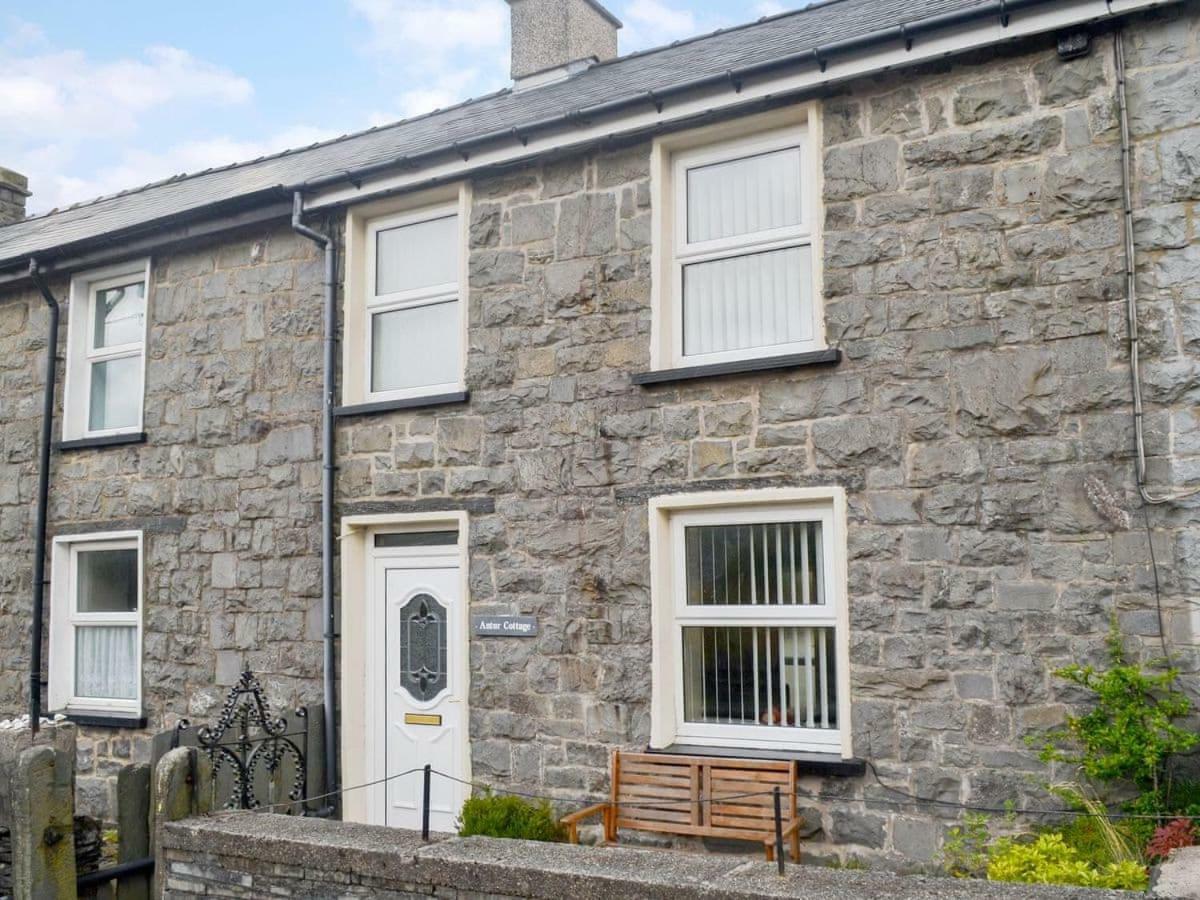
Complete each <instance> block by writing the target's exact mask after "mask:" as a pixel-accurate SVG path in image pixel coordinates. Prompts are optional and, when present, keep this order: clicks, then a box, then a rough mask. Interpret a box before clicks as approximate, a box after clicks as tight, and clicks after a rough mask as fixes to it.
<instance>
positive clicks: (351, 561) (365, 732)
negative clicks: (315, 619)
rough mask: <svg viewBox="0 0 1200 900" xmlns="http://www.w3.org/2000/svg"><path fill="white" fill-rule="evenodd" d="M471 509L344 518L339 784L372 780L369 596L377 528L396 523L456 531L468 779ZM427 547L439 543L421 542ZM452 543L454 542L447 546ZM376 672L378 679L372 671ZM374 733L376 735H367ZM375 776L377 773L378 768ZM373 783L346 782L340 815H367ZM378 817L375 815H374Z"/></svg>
mask: <svg viewBox="0 0 1200 900" xmlns="http://www.w3.org/2000/svg"><path fill="white" fill-rule="evenodd" d="M468 525H469V517H468V515H467V513H466V512H465V511H455V512H428V513H386V514H381V515H367V516H346V517H345V518H343V519H342V530H341V557H342V565H341V570H342V591H341V597H342V603H341V625H342V628H341V636H342V640H341V664H342V666H341V689H340V699H341V713H342V714H341V734H340V742H339V743H340V747H341V770H342V777H341V785H342V788H343V790H346V789H347V788H355V786H357V785H365V784H366V783H367V782H368V781H372V780H373V778H372V776H371V773H372V772H373V771H374V769H375V765H374V764H373V763H372V762H371V755H372V754H374V753H378V752H380V750H378V749H376V748H377V747H378V748H382V745H383V738H382V735H383V729H382V726H383V715H382V712H381V711H379V712H377V711H376V709H375V706H372V705H371V704H372V703H374V704H376V705H378V704H379V701H380V699H381V698H382V697H383V691H382V686H381V685H380V684H377V683H372V682H373V677H372V673H371V670H370V665H369V662H368V656H369V647H370V644H371V642H370V641H369V640H368V635H369V633H370V627H371V623H370V617H369V615H368V610H369V605H368V604H369V603H370V602H371V582H372V578H371V573H372V571H373V570H374V566H375V560H376V558H378V557H377V556H376V550H375V546H374V545H375V535H376V534H379V533H381V532H397V531H412V532H422V531H449V530H451V529H455V530H457V531H458V545H457V548H456V549H457V565H458V570H459V578H460V587H459V590H460V595H461V597H462V604H463V606H462V615H461V616H460V617H459V627H458V635H457V640H458V644H457V646H458V647H459V648H460V650H459V653H458V654H457V656H456V657H455V660H454V663H453V665H454V667H455V672H454V675H455V677H456V678H457V679H458V683H459V684H461V685H462V686H463V693H462V702H463V723H464V725H463V729H462V741H463V746H462V748H461V749H462V759H463V767H464V772H463V776H462V777H463V778H464V779H465V780H467V781H469V780H471V741H470V709H469V706H468V703H469V697H470V690H471V683H470V678H471V667H470V617H471V603H470V590H469V577H470V561H469V556H468V550H467V548H468V547H469V546H470V534H469V531H468ZM420 549H421V550H422V551H426V552H425V555H426V556H428V555H429V554H428V552H427V551H429V550H435V551H436V550H437V549H438V548H436V547H435V548H431V547H423V548H420ZM445 549H447V550H450V549H452V548H449V547H447V548H445ZM379 552H380V553H383V554H392V555H394V554H395V552H396V551H395V550H394V549H383V550H380V551H379ZM374 680H377V679H374ZM373 737H377V740H375V743H371V741H372V739H373ZM375 777H378V776H375ZM372 793H373V788H369V787H359V788H357V789H352V790H348V791H347V792H346V793H344V794H343V796H342V818H343V819H344V820H345V821H347V822H365V823H370V822H371V821H372V816H371V807H372V804H371V803H370V802H369V798H370V797H371V796H372ZM376 824H378V823H376Z"/></svg>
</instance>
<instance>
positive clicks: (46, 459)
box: [29, 259, 58, 734]
mask: <svg viewBox="0 0 1200 900" xmlns="http://www.w3.org/2000/svg"><path fill="white" fill-rule="evenodd" d="M29 277H30V278H31V279H33V283H34V284H35V285H37V289H38V290H39V291H41V294H42V299H43V300H45V301H46V306H47V307H48V308H49V310H50V325H49V327H48V328H47V329H46V384H45V387H44V389H43V392H42V438H41V440H42V443H41V447H40V448H39V455H38V486H37V506H36V508H35V511H34V525H33V539H34V545H33V621H32V622H31V623H30V628H29V727H30V729H31V730H32V733H33V734H37V732H38V725H39V724H41V719H42V618H43V614H44V611H45V605H46V512H47V507H48V506H49V505H50V431H51V424H52V423H53V421H54V376H55V371H56V368H57V363H58V300H56V299H55V298H54V295H53V294H52V293H50V288H49V287H47V286H46V282H45V280H44V279H43V278H42V273H41V271H39V269H38V263H37V260H36V259H30V260H29Z"/></svg>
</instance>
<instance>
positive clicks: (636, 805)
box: [227, 761, 1200, 821]
mask: <svg viewBox="0 0 1200 900" xmlns="http://www.w3.org/2000/svg"><path fill="white" fill-rule="evenodd" d="M867 768H868V769H869V770H870V772H871V776H872V777H873V778H874V779H875V782H876V783H877V784H878V785H879V787H880V788H882V789H883V790H885V791H887V792H888V793H890V794H894V795H896V797H897V798H898V799H894V800H893V799H887V798H883V797H845V796H840V795H833V794H821V793H797V794H796V796H797V798H798V799H800V800H809V801H819V802H825V803H862V804H864V805H867V806H888V807H903V806H936V807H940V808H944V809H957V810H962V811H964V812H983V813H999V814H1005V815H1008V814H1012V815H1019V816H1075V817H1084V816H1086V817H1089V818H1099V817H1100V816H1104V817H1106V818H1109V819H1119V820H1154V821H1162V820H1164V819H1190V820H1192V821H1200V815H1198V816H1192V815H1173V814H1172V815H1163V816H1159V815H1154V814H1151V813H1122V812H1115V811H1106V812H1104V813H1100V812H1091V811H1088V810H1080V809H1069V808H1046V809H1013V808H1012V807H1008V806H987V805H979V804H971V803H961V802H959V801H956V800H939V799H937V798H935V797H921V796H918V795H917V794H910V793H908V792H907V791H904V790H901V789H900V788H897V787H894V786H892V785H889V784H887V783H886V782H884V781H883V779H882V778H881V777H880V775H879V771H878V769H876V767H875V764H874V763H872V762H869V761H868V762H867ZM424 771H425V770H424V768H423V767H422V768H419V769H408V770H406V771H404V772H397V773H395V774H393V775H385V776H384V777H382V778H377V779H375V780H373V781H365V782H363V783H362V784H355V785H350V786H349V787H343V788H340V789H338V790H336V791H329V792H326V793H323V794H316V795H314V796H311V797H303V798H300V799H297V800H285V801H280V802H277V803H270V804H266V805H263V806H256V807H254V808H252V809H246V810H228V811H227V812H244V813H265V812H270V811H271V810H273V809H277V808H286V807H292V806H295V805H297V804H302V805H308V804H311V803H314V802H316V801H318V800H326V799H329V798H331V797H334V796H337V795H340V794H347V793H350V792H351V791H357V790H362V789H363V788H369V787H375V786H377V785H380V784H386V783H388V782H390V781H394V780H395V779H398V778H405V777H407V776H409V775H416V774H423V773H424ZM430 773H431V774H433V775H437V776H438V777H440V778H445V779H446V780H448V781H454V782H457V783H459V784H461V785H464V786H466V787H470V788H472V789H473V790H479V791H488V792H491V793H496V794H504V795H507V796H512V797H523V798H526V799H530V800H548V801H553V802H556V803H568V804H571V805H575V806H580V807H583V806H591V805H593V804H595V803H602V802H603V803H610V804H612V805H613V806H616V807H619V808H627V809H670V808H675V807H683V808H689V809H690V808H691V807H693V806H698V805H702V804H705V803H727V802H729V801H731V800H741V799H745V798H750V797H770V796H773V794H774V791H773V790H768V791H746V792H745V793H740V794H724V795H721V796H711V797H697V798H695V799H687V800H673V799H670V798H663V799H661V800H657V799H656V800H637V801H632V800H611V799H609V798H579V797H556V796H553V795H551V794H539V793H534V792H530V791H518V790H514V789H511V788H503V787H497V786H495V785H489V784H483V783H481V782H477V781H468V780H466V779H463V778H458V777H456V776H454V775H451V774H449V773H447V772H442V771H440V770H438V769H430Z"/></svg>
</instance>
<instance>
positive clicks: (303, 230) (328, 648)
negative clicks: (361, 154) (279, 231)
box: [292, 191, 338, 806]
mask: <svg viewBox="0 0 1200 900" xmlns="http://www.w3.org/2000/svg"><path fill="white" fill-rule="evenodd" d="M303 216H304V197H303V195H301V193H300V192H299V191H297V192H296V193H295V195H294V196H293V198H292V229H293V230H294V231H295V232H296V233H297V234H299V235H302V236H303V237H306V238H308V239H309V240H310V241H313V242H314V243H317V244H320V245H321V246H322V247H324V248H325V277H324V281H323V284H322V286H323V288H324V293H325V364H324V374H323V385H322V392H323V395H324V396H323V397H322V401H321V618H322V619H323V620H324V623H325V624H324V634H323V638H324V676H325V690H324V699H325V794H326V796H328V797H330V798H331V800H330V804H331V806H332V805H335V804H336V803H337V789H338V752H337V751H338V743H337V715H336V702H337V684H336V678H335V670H334V664H335V660H334V640H335V639H336V637H337V629H336V627H335V625H336V621H335V618H334V608H333V471H334V465H333V456H334V452H333V407H334V366H335V365H336V364H337V352H336V347H337V272H336V269H337V246H336V245H335V244H334V241H333V237H332V235H328V234H322V233H321V232H319V231H315V230H314V229H312V228H309V227H308V226H307V225H305V224H304V223H303V221H302V219H303Z"/></svg>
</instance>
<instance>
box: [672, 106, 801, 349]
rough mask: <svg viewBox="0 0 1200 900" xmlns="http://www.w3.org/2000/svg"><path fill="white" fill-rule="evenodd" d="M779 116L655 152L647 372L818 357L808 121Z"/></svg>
mask: <svg viewBox="0 0 1200 900" xmlns="http://www.w3.org/2000/svg"><path fill="white" fill-rule="evenodd" d="M789 115H790V116H791V117H792V120H791V124H789V125H787V126H786V127H779V125H778V123H779V121H780V118H779V116H778V115H775V116H774V117H772V118H769V119H767V120H765V121H766V123H767V124H768V125H769V126H770V127H764V125H763V122H764V120H762V119H760V120H757V124H756V123H754V122H751V123H748V124H747V126H746V127H745V128H742V129H738V130H736V131H733V132H732V134H733V135H735V136H731V128H730V126H728V125H723V126H719V127H718V128H716V129H715V130H712V129H709V130H702V131H700V132H698V133H695V134H692V133H683V134H681V135H668V136H665V137H663V138H661V139H660V140H659V142H658V143H657V144H656V147H655V151H654V153H655V160H656V161H655V163H654V165H653V166H652V171H653V172H654V175H653V176H652V177H654V178H655V179H657V180H658V182H659V186H658V188H657V194H658V204H659V205H658V207H656V208H655V212H654V214H655V216H656V217H657V218H656V221H657V223H658V224H657V226H656V228H655V239H656V240H658V241H659V242H660V243H661V246H660V247H659V248H658V249H657V259H658V260H659V262H658V263H657V265H656V275H655V278H656V280H657V283H656V286H655V293H656V299H655V304H654V305H655V317H656V318H655V335H656V336H655V350H654V354H653V356H654V362H655V365H656V367H659V368H671V367H679V366H696V365H709V364H717V363H728V362H738V361H743V360H752V359H757V358H767V357H774V356H784V355H788V354H794V353H801V352H805V351H810V350H819V349H823V348H824V330H823V327H822V323H821V321H820V315H819V303H818V290H817V287H816V284H817V268H818V262H817V260H816V249H815V246H814V244H815V242H816V235H817V221H816V220H817V218H818V214H817V211H818V209H819V189H820V188H819V177H818V175H817V174H816V168H815V165H814V159H813V155H814V153H815V151H814V150H813V149H812V147H811V144H810V128H809V125H808V117H807V116H806V117H805V118H804V120H803V121H796V117H797V115H799V114H798V113H796V112H795V111H790V112H789Z"/></svg>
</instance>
